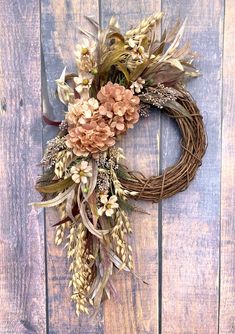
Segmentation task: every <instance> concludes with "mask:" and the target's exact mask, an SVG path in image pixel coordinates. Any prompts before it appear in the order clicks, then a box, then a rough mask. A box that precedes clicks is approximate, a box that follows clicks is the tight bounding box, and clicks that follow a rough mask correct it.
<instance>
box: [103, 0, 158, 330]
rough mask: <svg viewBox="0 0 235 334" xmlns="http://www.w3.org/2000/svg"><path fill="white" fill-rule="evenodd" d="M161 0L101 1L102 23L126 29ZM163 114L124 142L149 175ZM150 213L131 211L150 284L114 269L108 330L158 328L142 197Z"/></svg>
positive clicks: (151, 241)
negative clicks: (113, 20) (113, 18)
mask: <svg viewBox="0 0 235 334" xmlns="http://www.w3.org/2000/svg"><path fill="white" fill-rule="evenodd" d="M160 5H161V2H160V1H152V0H147V1H124V0H121V1H118V0H111V1H106V0H102V1H101V13H100V14H101V23H102V25H103V26H105V25H106V24H107V23H108V21H109V19H110V17H111V16H112V15H115V16H116V17H117V18H118V19H119V23H120V27H121V28H122V30H123V31H125V30H127V29H129V28H130V27H131V26H134V25H135V24H138V22H139V20H140V19H142V18H143V17H146V16H148V15H151V14H153V13H154V12H157V11H160ZM159 133H160V123H159V114H157V113H156V114H152V115H151V116H150V117H149V118H148V119H144V120H141V121H140V122H139V123H138V124H137V125H136V127H135V128H134V129H133V130H131V131H129V132H128V134H127V135H126V136H125V138H123V141H122V147H123V148H124V153H125V155H126V157H127V164H128V165H129V166H130V167H131V168H132V169H135V170H140V171H142V172H143V173H145V174H146V175H153V174H156V173H158V168H159ZM136 204H137V205H138V206H140V207H141V208H142V209H144V210H146V211H147V212H149V213H150V216H148V215H142V214H133V215H132V216H131V217H130V220H131V221H132V225H133V234H132V236H131V242H132V247H133V255H134V259H135V271H136V273H138V274H139V275H140V276H141V277H142V278H143V279H144V280H145V281H147V282H148V283H149V285H148V286H147V285H145V284H143V283H141V282H140V281H139V280H138V279H136V278H134V277H132V276H130V275H127V274H126V273H116V275H115V276H114V283H115V286H116V288H117V291H118V294H119V300H118V301H117V302H114V301H113V300H111V301H109V302H107V303H106V304H105V306H104V318H105V322H104V328H105V333H107V334H108V333H112V334H117V333H119V334H124V333H128V334H129V333H132V334H135V333H138V334H147V333H149V334H150V333H151V334H152V333H154V334H156V333H158V205H156V204H150V203H144V202H138V203H136Z"/></svg>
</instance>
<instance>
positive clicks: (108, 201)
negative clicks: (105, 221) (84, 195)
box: [98, 195, 119, 217]
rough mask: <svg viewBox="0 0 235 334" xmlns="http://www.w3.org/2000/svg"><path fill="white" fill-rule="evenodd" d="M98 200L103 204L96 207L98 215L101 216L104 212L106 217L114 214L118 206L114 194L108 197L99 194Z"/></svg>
mask: <svg viewBox="0 0 235 334" xmlns="http://www.w3.org/2000/svg"><path fill="white" fill-rule="evenodd" d="M100 201H101V203H102V204H103V206H102V207H101V208H99V209H98V215H99V216H102V215H103V213H105V214H106V216H107V217H111V216H112V215H113V214H114V212H115V209H117V208H118V207H119V205H118V203H117V196H116V195H113V196H111V197H109V198H108V195H101V196H100Z"/></svg>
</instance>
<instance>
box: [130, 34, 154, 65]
mask: <svg viewBox="0 0 235 334" xmlns="http://www.w3.org/2000/svg"><path fill="white" fill-rule="evenodd" d="M141 43H142V39H141V38H140V39H133V38H130V39H128V40H127V44H128V46H129V47H130V48H131V49H132V50H131V51H132V52H131V58H132V59H133V60H135V61H138V62H139V63H142V62H143V60H145V59H148V58H149V54H148V53H147V52H146V51H145V49H144V47H143V46H142V45H141Z"/></svg>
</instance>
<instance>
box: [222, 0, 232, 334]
mask: <svg viewBox="0 0 235 334" xmlns="http://www.w3.org/2000/svg"><path fill="white" fill-rule="evenodd" d="M225 5H226V6H225V23H224V55H223V128H222V170H221V174H222V175H221V289H220V293H221V294H220V322H219V323H220V326H219V333H221V334H229V333H235V218H234V217H235V207H234V204H235V196H234V184H235V158H234V157H235V127H234V124H235V114H234V110H235V97H234V85H235V45H234V42H233V40H234V35H235V27H234V20H235V3H234V1H232V0H230V1H226V2H225Z"/></svg>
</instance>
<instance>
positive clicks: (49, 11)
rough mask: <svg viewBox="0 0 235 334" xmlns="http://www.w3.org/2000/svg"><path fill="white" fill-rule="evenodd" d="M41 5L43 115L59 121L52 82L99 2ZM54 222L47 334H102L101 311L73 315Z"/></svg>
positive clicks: (47, 134)
mask: <svg viewBox="0 0 235 334" xmlns="http://www.w3.org/2000/svg"><path fill="white" fill-rule="evenodd" d="M41 3H42V10H41V13H42V14H41V15H42V16H41V19H42V52H43V54H42V55H43V58H44V64H43V112H44V113H46V114H47V115H48V116H49V117H50V118H51V119H62V118H63V116H64V115H63V111H64V106H63V105H62V104H61V103H59V102H58V100H57V98H56V96H55V88H56V85H55V79H57V78H58V77H59V76H60V74H61V72H62V70H63V69H64V67H65V66H67V70H68V71H71V72H72V71H73V70H75V66H74V48H75V45H76V44H77V43H79V40H81V38H83V37H84V35H81V34H80V32H79V26H80V27H82V28H83V29H87V30H89V29H90V28H91V26H90V25H89V23H88V22H87V20H86V19H85V18H84V15H92V16H93V17H94V18H95V19H97V20H98V16H99V9H98V1H86V2H85V1H77V0H73V1H66V0H63V1H59V2H58V1H56V0H53V1H47V0H43V1H42V2H41ZM54 134H55V133H54ZM54 134H53V129H52V127H50V126H45V128H44V140H45V141H46V140H47V139H48V138H51V137H53V135H54ZM56 221H58V216H57V214H56V212H54V211H53V210H51V211H50V210H48V211H47V213H46V222H47V259H48V261H47V268H48V317H49V332H50V334H60V333H61V334H64V333H66V334H67V333H68V334H72V333H73V334H75V333H76V334H77V333H87V334H89V333H90V334H95V333H97V334H98V333H102V332H103V329H102V327H103V325H102V311H101V312H100V313H99V314H98V316H97V318H96V319H93V320H92V319H88V318H87V317H86V316H84V317H83V316H81V317H80V318H79V319H78V317H77V316H76V314H75V307H74V305H73V303H72V302H71V300H70V296H71V291H70V288H69V287H68V282H69V278H70V274H69V272H68V268H69V262H68V261H67V260H66V251H65V250H64V249H63V246H61V247H57V246H55V244H54V235H55V229H54V228H52V227H51V225H52V224H53V223H55V222H56Z"/></svg>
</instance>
